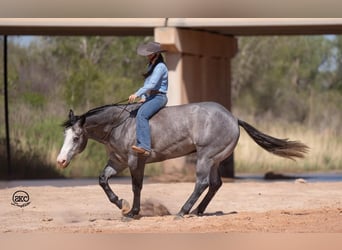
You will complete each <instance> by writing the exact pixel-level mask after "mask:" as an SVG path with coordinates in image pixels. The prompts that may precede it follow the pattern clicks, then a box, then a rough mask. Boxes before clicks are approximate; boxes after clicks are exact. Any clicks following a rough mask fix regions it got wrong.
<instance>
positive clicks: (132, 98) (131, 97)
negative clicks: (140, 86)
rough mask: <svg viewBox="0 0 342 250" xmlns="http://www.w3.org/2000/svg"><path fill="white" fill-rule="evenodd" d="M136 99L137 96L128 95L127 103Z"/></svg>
mask: <svg viewBox="0 0 342 250" xmlns="http://www.w3.org/2000/svg"><path fill="white" fill-rule="evenodd" d="M137 97H138V96H137V95H136V94H133V95H130V96H129V97H128V102H134V101H135V99H136V98H137Z"/></svg>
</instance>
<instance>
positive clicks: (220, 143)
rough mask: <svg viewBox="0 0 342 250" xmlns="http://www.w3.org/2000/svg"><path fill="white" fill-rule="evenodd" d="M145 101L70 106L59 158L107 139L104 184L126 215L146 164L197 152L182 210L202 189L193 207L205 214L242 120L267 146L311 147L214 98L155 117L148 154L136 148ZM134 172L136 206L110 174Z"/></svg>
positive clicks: (292, 153)
mask: <svg viewBox="0 0 342 250" xmlns="http://www.w3.org/2000/svg"><path fill="white" fill-rule="evenodd" d="M139 107H140V104H121V105H119V104H112V105H106V106H102V107H98V108H95V109H92V110H89V111H88V112H86V113H85V114H83V115H80V116H76V115H74V113H73V111H72V110H70V113H69V119H68V120H67V121H65V122H64V124H63V126H64V127H65V133H64V134H65V138H64V144H63V147H62V149H61V151H60V153H59V155H58V157H57V162H58V164H59V165H60V167H62V168H65V167H67V166H68V164H69V163H70V161H71V159H72V158H73V157H74V156H75V155H76V154H78V153H81V152H82V151H83V150H84V148H85V147H86V144H87V141H88V138H90V139H93V140H95V141H98V142H100V143H103V144H104V145H105V147H106V149H107V152H108V157H109V160H108V163H107V164H106V166H105V168H104V170H103V172H102V173H101V175H100V176H99V184H100V185H101V187H102V188H103V190H104V191H105V193H106V195H107V196H108V198H109V200H110V201H111V202H112V203H114V204H115V205H116V206H117V207H118V208H120V209H121V210H122V213H123V214H124V215H125V216H127V217H134V216H135V215H138V214H139V211H140V193H141V189H142V184H143V177H144V167H145V163H151V162H159V161H163V160H166V159H170V158H175V157H179V156H184V155H187V154H190V153H196V154H197V164H196V184H195V189H194V191H193V193H192V194H191V195H190V197H189V199H188V200H187V201H186V202H185V204H184V206H183V207H182V208H181V210H180V211H179V213H178V215H180V216H183V215H185V214H188V213H189V212H190V210H191V208H192V207H193V205H194V204H195V203H196V201H197V200H198V199H199V197H200V196H201V194H202V193H203V192H204V191H205V190H206V189H207V188H208V187H209V189H208V193H207V194H206V196H205V197H204V198H203V200H202V201H201V202H200V203H199V205H198V207H197V208H196V209H195V210H193V211H192V213H194V214H198V215H201V214H203V212H204V210H205V209H206V207H207V206H208V204H209V202H210V201H211V199H212V198H213V197H214V195H215V193H216V192H217V190H218V189H219V188H220V186H221V185H222V181H221V177H220V174H219V171H218V169H219V166H220V164H222V162H223V161H225V160H226V159H227V158H228V157H229V156H230V155H231V154H232V152H233V150H234V148H235V146H236V144H237V142H238V140H239V136H240V130H239V125H240V126H242V127H243V128H244V129H245V130H246V131H247V133H248V134H249V135H250V136H251V137H252V139H253V140H254V141H255V142H256V143H257V144H258V145H260V146H261V147H262V148H264V149H265V150H267V151H269V152H271V153H273V154H275V155H278V156H281V157H286V158H290V159H293V158H295V157H300V158H301V157H304V154H305V153H306V152H307V150H308V147H307V146H306V145H304V144H302V143H300V142H297V141H289V140H287V139H277V138H274V137H271V136H269V135H266V134H263V133H261V132H259V131H258V130H256V129H255V128H253V127H252V126H251V125H249V124H247V123H246V122H244V121H241V120H239V119H237V118H235V117H234V116H233V115H232V114H231V113H230V112H229V111H228V110H227V109H226V108H224V107H223V106H221V105H220V104H217V103H214V102H201V103H192V104H186V105H180V106H169V107H165V108H163V109H162V110H160V111H159V112H158V113H157V114H155V115H154V116H153V117H152V118H151V119H150V127H151V137H152V152H151V154H150V156H148V157H145V156H142V155H140V154H137V153H136V152H134V151H133V150H132V149H131V146H132V145H133V144H134V143H135V141H136V138H135V114H136V112H137V109H138V108H139ZM127 167H128V168H129V170H130V173H131V176H132V187H133V194H134V199H133V206H132V208H131V209H130V208H129V204H128V202H127V201H125V200H124V199H119V197H118V196H117V195H116V194H115V193H114V192H113V191H112V189H111V188H110V186H109V184H108V179H109V178H111V177H112V176H114V175H116V174H117V173H118V172H120V171H121V170H123V169H125V168H127Z"/></svg>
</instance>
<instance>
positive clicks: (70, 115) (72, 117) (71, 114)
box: [69, 109, 76, 123]
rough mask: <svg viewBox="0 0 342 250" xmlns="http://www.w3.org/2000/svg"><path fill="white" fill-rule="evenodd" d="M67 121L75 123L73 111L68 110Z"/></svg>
mask: <svg viewBox="0 0 342 250" xmlns="http://www.w3.org/2000/svg"><path fill="white" fill-rule="evenodd" d="M69 121H70V122H71V123H75V122H76V116H75V115H74V111H73V110H72V109H70V111H69Z"/></svg>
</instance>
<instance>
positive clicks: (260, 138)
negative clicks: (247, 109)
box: [238, 120, 309, 160]
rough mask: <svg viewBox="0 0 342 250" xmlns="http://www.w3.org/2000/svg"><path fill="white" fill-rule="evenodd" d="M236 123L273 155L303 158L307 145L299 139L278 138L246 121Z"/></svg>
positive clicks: (307, 148)
mask: <svg viewBox="0 0 342 250" xmlns="http://www.w3.org/2000/svg"><path fill="white" fill-rule="evenodd" d="M238 124H239V125H240V126H241V127H243V128H244V129H245V130H246V132H247V133H248V135H249V136H250V137H251V138H252V139H253V140H254V141H255V142H256V143H257V144H258V145H259V146H260V147H262V148H263V149H265V150H267V151H268V152H270V153H273V154H275V155H278V156H281V157H285V158H289V159H291V160H294V158H296V157H298V158H304V156H305V153H307V152H308V150H309V147H308V146H307V145H305V144H303V143H301V142H299V141H289V140H288V139H278V138H274V137H272V136H269V135H266V134H264V133H262V132H260V131H258V130H257V129H256V128H254V127H253V126H251V125H249V124H248V123H247V122H244V121H241V120H238Z"/></svg>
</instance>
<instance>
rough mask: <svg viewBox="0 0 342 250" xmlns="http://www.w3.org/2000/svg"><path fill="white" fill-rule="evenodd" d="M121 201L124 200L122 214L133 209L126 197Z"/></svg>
mask: <svg viewBox="0 0 342 250" xmlns="http://www.w3.org/2000/svg"><path fill="white" fill-rule="evenodd" d="M121 202H122V207H121V213H122V215H126V214H128V213H129V211H130V210H131V208H130V205H129V203H128V201H126V200H125V199H122V200H121Z"/></svg>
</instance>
